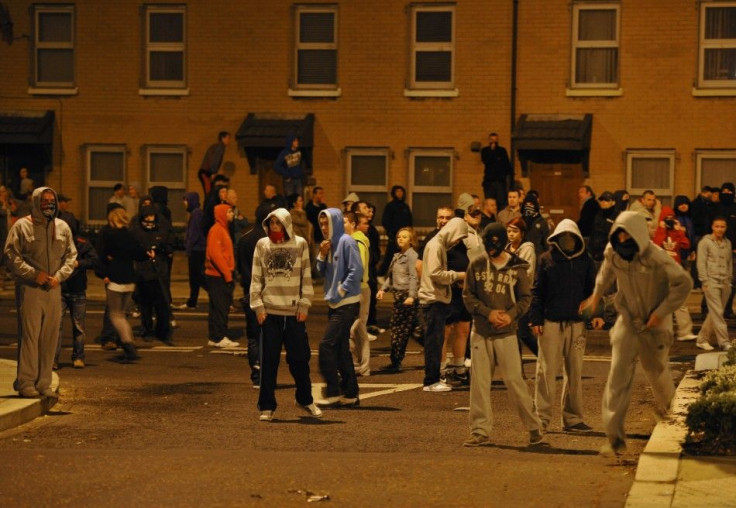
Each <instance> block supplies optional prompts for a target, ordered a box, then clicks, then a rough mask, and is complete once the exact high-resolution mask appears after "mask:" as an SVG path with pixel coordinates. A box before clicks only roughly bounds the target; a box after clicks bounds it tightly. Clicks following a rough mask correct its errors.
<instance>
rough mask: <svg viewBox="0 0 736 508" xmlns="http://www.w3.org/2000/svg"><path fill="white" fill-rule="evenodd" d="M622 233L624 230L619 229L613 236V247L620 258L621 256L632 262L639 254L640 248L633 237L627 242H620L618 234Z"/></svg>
mask: <svg viewBox="0 0 736 508" xmlns="http://www.w3.org/2000/svg"><path fill="white" fill-rule="evenodd" d="M620 231H624V230H623V229H621V228H619V229H617V230H616V231H614V232H613V234H612V235H611V245H612V246H613V250H615V251H616V253H617V254H618V255H619V256H621V257H622V258H623V259H625V260H626V261H632V260H633V259H634V256H635V255H636V253H637V252H639V246H638V245H637V243H636V241H635V240H634V238H633V237H632V238H629V239H628V240H626V241H625V242H619V240H618V234H619V232H620ZM624 232H626V231H624Z"/></svg>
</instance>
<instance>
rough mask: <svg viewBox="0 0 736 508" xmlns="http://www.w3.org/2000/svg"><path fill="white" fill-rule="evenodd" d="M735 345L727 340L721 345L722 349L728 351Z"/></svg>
mask: <svg viewBox="0 0 736 508" xmlns="http://www.w3.org/2000/svg"><path fill="white" fill-rule="evenodd" d="M732 347H733V344H731V343H730V342H726V343H725V344H724V345H722V346H721V351H728V350H729V349H731V348H732Z"/></svg>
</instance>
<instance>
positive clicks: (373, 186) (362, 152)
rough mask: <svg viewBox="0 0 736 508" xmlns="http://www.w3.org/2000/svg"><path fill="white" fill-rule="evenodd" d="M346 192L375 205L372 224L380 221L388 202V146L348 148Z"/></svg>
mask: <svg viewBox="0 0 736 508" xmlns="http://www.w3.org/2000/svg"><path fill="white" fill-rule="evenodd" d="M347 153H348V193H350V192H355V193H356V194H357V195H358V196H360V199H361V200H363V201H368V202H369V203H372V204H373V205H375V206H376V214H375V217H374V218H373V223H374V224H380V223H381V216H382V215H383V209H384V208H385V207H386V203H388V193H387V192H386V189H387V188H388V187H389V185H388V159H389V149H388V148H348V149H347Z"/></svg>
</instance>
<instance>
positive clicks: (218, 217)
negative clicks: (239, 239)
mask: <svg viewBox="0 0 736 508" xmlns="http://www.w3.org/2000/svg"><path fill="white" fill-rule="evenodd" d="M230 208H232V207H231V206H230V205H228V204H219V205H215V223H217V224H219V225H220V226H222V227H224V228H225V229H227V211H228V210H230Z"/></svg>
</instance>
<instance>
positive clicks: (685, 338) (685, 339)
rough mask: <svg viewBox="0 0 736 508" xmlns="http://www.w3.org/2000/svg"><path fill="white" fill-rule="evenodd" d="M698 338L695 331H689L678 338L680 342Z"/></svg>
mask: <svg viewBox="0 0 736 508" xmlns="http://www.w3.org/2000/svg"><path fill="white" fill-rule="evenodd" d="M697 338H698V336H697V335H695V334H694V333H688V334H687V335H683V336H682V337H677V340H678V341H680V342H685V341H688V340H695V339H697Z"/></svg>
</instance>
